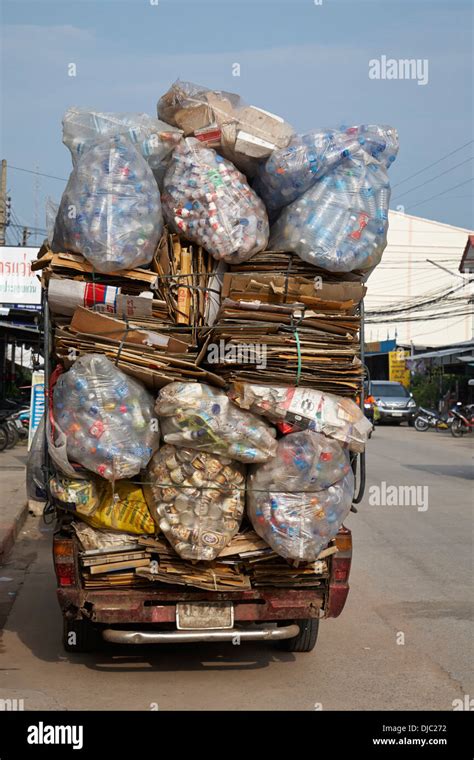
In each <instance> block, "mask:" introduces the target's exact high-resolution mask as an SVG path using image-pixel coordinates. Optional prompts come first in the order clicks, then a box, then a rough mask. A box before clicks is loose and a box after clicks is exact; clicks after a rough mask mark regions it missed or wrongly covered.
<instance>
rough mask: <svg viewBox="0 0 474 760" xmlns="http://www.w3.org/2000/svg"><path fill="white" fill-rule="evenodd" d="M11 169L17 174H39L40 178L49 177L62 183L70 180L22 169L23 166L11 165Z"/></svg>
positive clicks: (9, 165)
mask: <svg viewBox="0 0 474 760" xmlns="http://www.w3.org/2000/svg"><path fill="white" fill-rule="evenodd" d="M8 168H9V169H15V170H16V171H17V172H26V173H27V174H37V175H39V176H40V177H49V179H58V180H60V181H61V182H67V181H68V180H67V179H65V178H64V177H56V176H55V175H54V174H45V173H44V172H35V171H33V170H32V169H22V167H21V166H12V165H11V164H8Z"/></svg>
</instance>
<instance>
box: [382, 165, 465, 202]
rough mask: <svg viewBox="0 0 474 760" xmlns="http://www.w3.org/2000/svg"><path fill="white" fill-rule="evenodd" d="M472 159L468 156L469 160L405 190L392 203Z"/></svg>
mask: <svg viewBox="0 0 474 760" xmlns="http://www.w3.org/2000/svg"><path fill="white" fill-rule="evenodd" d="M472 159H473V156H469V158H467V159H466V160H465V161H461V162H460V163H459V164H456V165H455V166H451V168H450V169H446V171H444V172H441V173H440V174H436V175H435V176H434V177H431V179H427V180H426V182H422V183H421V185H415V187H412V188H411V189H410V190H405V192H404V193H402V194H401V195H398V196H397V198H396V199H395V200H394V203H396V201H397V200H398V199H399V198H403V196H404V195H408V193H412V192H413V190H418V189H419V188H420V187H424V186H425V185H429V184H430V182H434V181H435V179H438V178H439V177H443V176H444V175H445V174H449V172H452V171H454V170H455V169H457V168H458V167H459V166H463V164H467V162H468V161H472Z"/></svg>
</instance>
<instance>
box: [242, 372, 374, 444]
mask: <svg viewBox="0 0 474 760" xmlns="http://www.w3.org/2000/svg"><path fill="white" fill-rule="evenodd" d="M229 398H231V399H232V401H234V402H235V403H236V404H237V405H238V406H240V408H241V409H248V410H249V411H250V412H253V413H254V414H261V415H262V416H263V417H266V418H267V419H268V420H270V422H272V423H273V424H274V425H276V426H277V427H278V429H279V430H280V431H281V432H282V433H288V432H295V431H298V430H314V431H315V432H316V433H324V435H327V436H328V437H329V438H334V439H335V440H337V441H339V443H341V444H345V445H347V446H348V448H349V449H350V450H351V451H357V452H359V453H361V452H363V451H364V448H365V444H366V443H367V440H368V437H369V433H370V431H371V430H372V424H371V423H370V422H369V420H368V419H367V417H365V416H364V413H363V411H362V410H361V409H360V407H359V406H357V404H356V403H355V402H354V401H352V399H350V398H345V397H343V396H336V395H335V394H333V393H323V392H322V391H318V390H316V389H314V388H295V386H293V385H274V386H272V385H257V384H255V385H254V384H252V383H243V382H237V381H236V382H233V383H231V387H230V391H229Z"/></svg>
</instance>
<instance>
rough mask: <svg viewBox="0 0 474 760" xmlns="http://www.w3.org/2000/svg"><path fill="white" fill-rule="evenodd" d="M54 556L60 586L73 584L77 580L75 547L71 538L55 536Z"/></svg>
mask: <svg viewBox="0 0 474 760" xmlns="http://www.w3.org/2000/svg"><path fill="white" fill-rule="evenodd" d="M53 557H54V567H55V570H56V577H57V579H58V584H59V585H60V586H73V585H74V584H75V582H76V568H75V565H74V549H73V543H72V540H71V539H70V538H55V539H54V542H53Z"/></svg>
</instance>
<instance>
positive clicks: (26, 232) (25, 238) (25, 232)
mask: <svg viewBox="0 0 474 760" xmlns="http://www.w3.org/2000/svg"><path fill="white" fill-rule="evenodd" d="M29 237H30V233H29V230H28V227H23V234H22V236H21V244H22V245H28V238H29Z"/></svg>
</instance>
